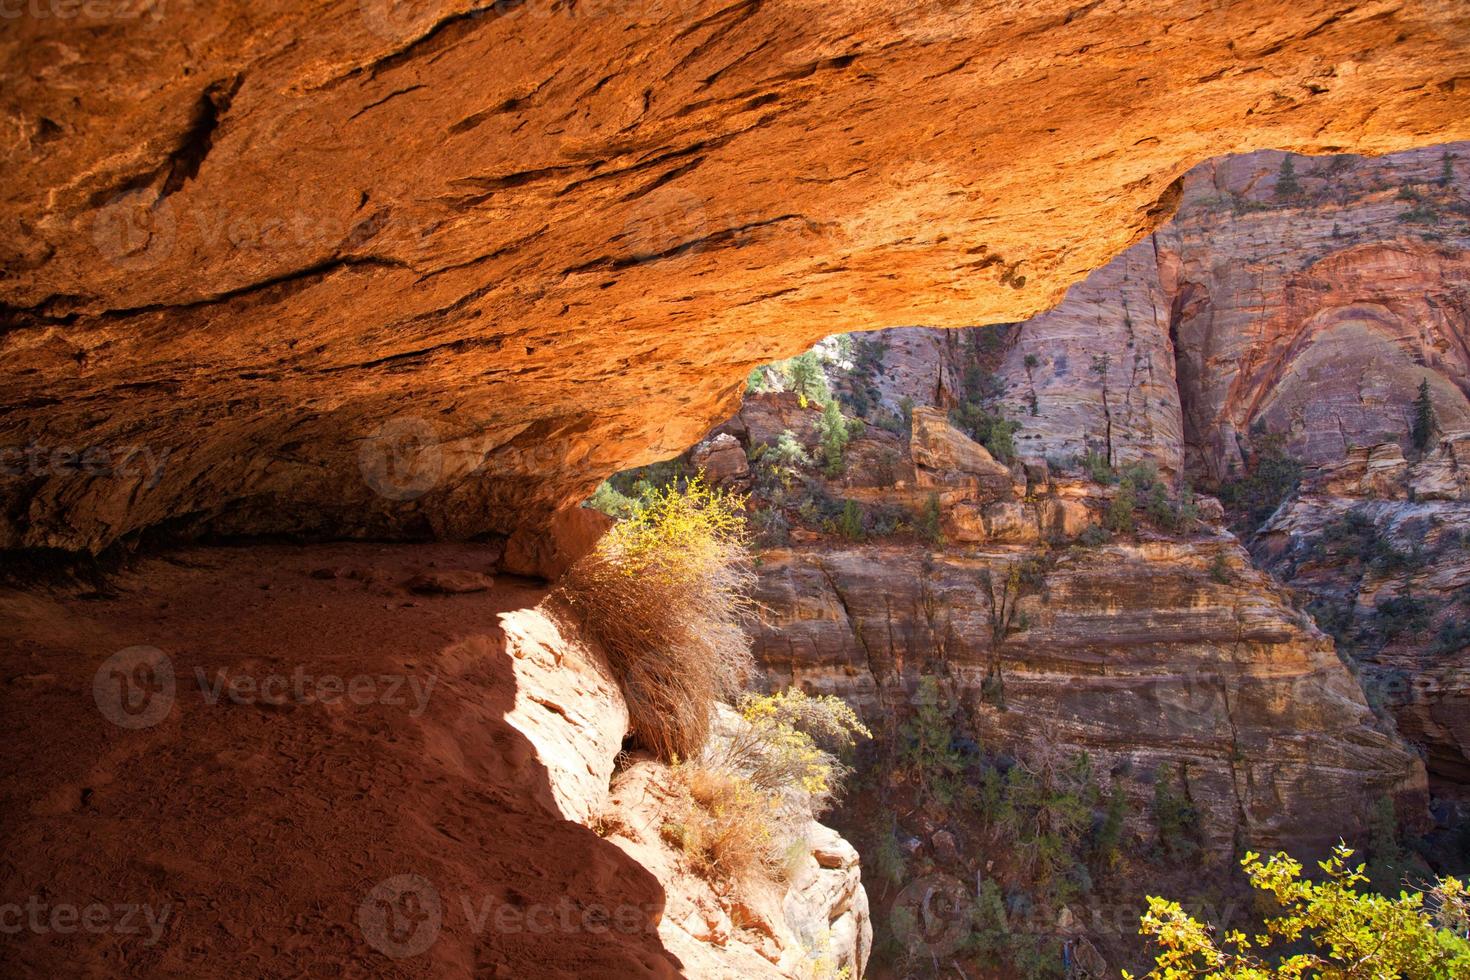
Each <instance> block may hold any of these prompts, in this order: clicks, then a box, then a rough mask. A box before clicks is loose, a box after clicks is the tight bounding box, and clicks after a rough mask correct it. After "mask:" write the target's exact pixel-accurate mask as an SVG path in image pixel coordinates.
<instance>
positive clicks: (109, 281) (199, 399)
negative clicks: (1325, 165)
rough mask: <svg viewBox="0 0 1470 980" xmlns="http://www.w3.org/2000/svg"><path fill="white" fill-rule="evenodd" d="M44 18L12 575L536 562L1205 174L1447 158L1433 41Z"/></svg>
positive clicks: (1066, 6)
mask: <svg viewBox="0 0 1470 980" xmlns="http://www.w3.org/2000/svg"><path fill="white" fill-rule="evenodd" d="M53 7H56V8H57V9H58V10H59V9H60V8H66V9H65V10H64V11H62V12H61V13H57V15H56V16H39V15H33V16H22V17H19V18H17V19H14V20H11V21H9V27H8V29H7V32H6V37H5V39H4V41H3V42H0V45H3V48H4V51H5V57H4V59H3V64H4V67H3V68H0V93H3V95H0V113H3V118H4V120H5V123H6V125H5V134H6V135H5V137H4V139H3V140H0V154H3V160H4V164H5V167H4V169H5V172H6V174H7V181H6V188H5V191H4V192H3V203H0V229H3V233H0V240H3V241H4V245H3V252H0V265H3V276H0V314H3V319H0V390H3V392H4V394H3V395H0V404H3V419H0V446H3V447H4V449H5V450H6V451H7V455H6V457H5V460H4V464H5V465H4V469H5V473H4V483H3V486H0V546H3V547H7V548H17V547H24V548H42V547H46V548H63V549H74V550H82V551H96V550H99V549H102V548H104V547H106V546H107V545H109V544H111V543H113V542H117V541H119V540H127V539H131V538H132V537H133V536H135V535H137V534H138V533H140V532H142V531H144V530H146V529H150V528H153V529H160V530H165V531H170V532H187V533H196V532H198V531H201V530H208V531H213V532H217V533H221V534H257V533H270V532H291V533H297V534H302V533H311V534H321V535H329V536H342V535H354V536H383V535H392V536H398V537H405V536H406V537H423V536H438V537H469V536H472V535H475V534H479V533H484V532H496V533H510V532H514V531H516V530H518V529H522V528H525V529H527V530H528V531H530V530H532V529H534V530H538V531H539V530H542V529H544V528H545V526H546V521H547V518H548V514H549V513H550V512H551V511H553V510H555V509H557V508H559V507H564V506H567V505H570V504H573V503H575V502H576V501H579V500H581V499H583V498H585V497H586V495H587V493H588V492H589V491H590V490H591V489H592V487H593V486H595V484H596V482H597V480H598V479H599V478H600V477H602V476H603V475H605V474H607V473H610V472H612V471H614V470H616V469H619V468H621V467H625V466H628V465H632V464H637V463H641V462H646V461H649V460H652V459H655V458H659V457H661V456H666V455H668V454H670V453H673V452H677V451H679V450H681V449H683V448H684V447H685V446H687V445H689V444H690V443H692V442H693V441H695V440H696V439H697V438H698V437H699V436H700V435H701V434H702V433H703V432H704V431H706V430H707V429H708V427H709V426H710V425H711V424H712V423H714V422H716V421H718V420H719V419H720V418H722V417H725V416H728V415H729V414H730V412H731V411H732V410H733V409H734V407H735V399H736V396H737V392H738V389H737V383H738V380H739V379H740V378H742V377H743V376H744V375H745V373H746V372H747V371H748V370H749V369H750V368H751V367H752V366H753V365H755V364H758V363H761V362H764V361H768V360H770V359H771V358H772V357H774V356H778V355H781V354H790V353H794V352H795V351H797V350H800V349H802V348H804V347H806V346H808V345H810V344H811V343H812V342H813V341H815V340H816V339H817V338H819V337H820V336H822V335H823V334H827V333H831V332H834V331H837V330H848V329H856V328H878V327H886V326H891V325H893V324H896V323H914V322H921V323H927V324H933V325H945V326H960V325H965V324H969V323H975V322H996V321H1006V320H1010V321H1014V320H1018V319H1020V318H1023V317H1026V316H1030V315H1032V314H1034V313H1036V312H1038V311H1041V310H1043V309H1046V308H1047V307H1049V306H1051V305H1052V304H1054V303H1055V302H1057V301H1058V300H1059V299H1060V298H1061V296H1062V293H1063V291H1064V290H1065V289H1066V288H1067V287H1068V286H1069V285H1071V284H1073V283H1075V282H1077V281H1079V280H1080V279H1082V277H1083V276H1085V275H1086V274H1087V273H1088V272H1089V271H1091V270H1092V269H1094V268H1097V267H1100V266H1102V265H1104V264H1106V263H1107V261H1108V260H1109V259H1111V258H1112V257H1113V256H1115V255H1117V254H1118V253H1120V252H1121V251H1123V250H1124V249H1126V248H1127V247H1128V246H1129V245H1131V244H1133V243H1135V242H1137V241H1139V240H1140V238H1142V237H1143V236H1145V235H1147V234H1148V233H1149V232H1151V231H1153V230H1154V229H1155V228H1156V227H1157V226H1158V225H1159V224H1160V223H1161V222H1162V221H1163V220H1165V219H1166V218H1167V216H1168V215H1169V214H1170V213H1171V212H1172V211H1173V209H1174V208H1175V206H1176V204H1177V203H1178V200H1179V196H1180V185H1179V182H1178V181H1179V178H1180V177H1181V176H1182V175H1183V173H1184V172H1185V171H1186V170H1187V169H1188V168H1189V167H1190V166H1193V165H1194V164H1196V163H1198V162H1199V161H1201V160H1204V159H1207V158H1209V157H1212V156H1216V155H1219V154H1223V153H1231V152H1240V151H1244V150H1249V149H1253V148H1259V147H1263V146H1274V147H1281V148H1289V149H1293V150H1296V151H1300V152H1315V153H1330V152H1341V151H1348V150H1356V151H1364V152H1384V151H1389V150H1394V149H1401V148H1404V147H1407V146H1411V145H1422V144H1426V143H1431V142H1437V141H1443V140H1448V139H1463V138H1466V137H1467V136H1470V128H1467V126H1470V124H1467V122H1466V120H1470V112H1467V111H1466V107H1467V100H1470V82H1467V79H1470V11H1467V10H1465V8H1464V7H1463V5H1462V4H1459V3H1456V2H1452V0H1410V2H1406V3H1367V4H1361V5H1356V6H1354V5H1348V6H1343V5H1341V4H1334V3H1328V2H1327V0H1302V2H1296V3H1291V4H1259V3H1253V4H1219V3H1215V2H1212V0H1211V2H1207V0H1199V2H1190V3H1183V4H1181V3H1178V2H1175V0H1145V2H1130V3H1127V4H1109V3H1104V4H1090V5H1080V6H1079V5H1076V4H1071V3H1064V2H1061V0H1039V2H1031V3H1025V4H1014V3H1005V2H995V3H982V4H958V5H955V4H918V5H913V4H908V5H904V4H900V5H893V4H877V3H866V2H843V3H827V2H820V3H818V2H811V0H776V2H759V0H746V2H737V3H728V4H727V3H720V2H716V0H649V2H646V3H638V4H631V5H629V4H605V3H595V2H594V3H587V2H584V3H549V2H527V3H515V2H512V3H506V2H495V3H476V2H472V0H442V2H433V3H425V4H412V5H410V4H396V3H388V2H385V0H335V2H332V3H328V4H323V5H319V4H311V5H307V4H300V3H295V2H287V0H272V2H265V3H261V2H256V0H252V2H244V0H227V2H221V3H212V4H193V5H188V4H163V3H157V4H139V5H133V6H128V5H111V6H109V5H95V4H82V5H80V6H76V5H68V4H61V5H52V6H46V5H40V7H38V8H37V9H40V10H42V12H46V11H51V10H52V8H53ZM122 7H126V8H127V9H126V10H122V9H121V8H122ZM63 14H64V15H63ZM1142 298H1143V297H1142V296H1141V295H1140V303H1141V302H1142ZM1138 312H1139V316H1140V317H1143V316H1144V315H1145V314H1144V312H1143V311H1142V309H1140V310H1139V311H1138ZM1116 353H1117V355H1118V356H1117V357H1116V358H1115V359H1114V366H1115V369H1117V370H1119V371H1122V372H1124V374H1125V375H1126V376H1127V377H1128V378H1130V379H1132V378H1134V377H1136V376H1137V372H1138V371H1143V372H1144V373H1145V374H1146V373H1148V372H1150V371H1151V372H1153V378H1154V380H1155V381H1156V382H1157V383H1159V384H1162V381H1159V380H1158V379H1161V378H1162V377H1163V376H1164V374H1165V373H1166V365H1163V364H1160V363H1158V360H1157V358H1154V359H1153V360H1152V362H1149V361H1148V359H1147V357H1146V358H1145V362H1144V366H1143V367H1136V365H1135V362H1134V361H1133V360H1132V358H1131V355H1125V353H1124V351H1122V350H1119V351H1117V352H1116ZM1077 369H1078V370H1085V366H1083V365H1078V366H1077ZM1115 383H1116V384H1120V385H1121V384H1122V383H1123V380H1122V378H1121V377H1120V378H1119V379H1118V380H1117V381H1116V382H1115ZM1134 408H1135V410H1140V409H1141V406H1134ZM1158 431H1159V435H1158V438H1159V439H1160V440H1163V439H1166V437H1167V435H1168V431H1169V430H1168V426H1167V423H1161V424H1160V426H1159V427H1158ZM139 450H146V451H147V452H148V453H149V454H151V458H153V459H166V461H167V462H166V465H163V466H161V467H157V468H154V467H147V468H144V467H139V466H136V465H131V464H133V463H134V462H136V461H137V460H138V459H140V458H142V457H141V456H140V454H139ZM12 451H18V452H22V453H25V454H27V455H25V456H23V457H16V456H13V455H11V452H12ZM82 457H85V459H86V462H85V464H83V463H82V462H81V458H82ZM21 460H23V461H21Z"/></svg>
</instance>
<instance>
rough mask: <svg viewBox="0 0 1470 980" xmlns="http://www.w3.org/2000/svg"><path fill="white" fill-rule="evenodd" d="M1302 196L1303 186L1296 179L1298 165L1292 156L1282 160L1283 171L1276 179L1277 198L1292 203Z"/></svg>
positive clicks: (1288, 155)
mask: <svg viewBox="0 0 1470 980" xmlns="http://www.w3.org/2000/svg"><path fill="white" fill-rule="evenodd" d="M1301 196H1302V185H1301V183H1300V182H1299V181H1298V180H1297V179H1296V163H1295V161H1293V160H1292V157H1291V154H1290V153H1288V154H1287V155H1286V156H1284V157H1282V158H1281V170H1280V172H1279V173H1278V175H1277V177H1276V197H1277V198H1278V199H1279V200H1283V201H1290V200H1295V199H1296V198H1299V197H1301Z"/></svg>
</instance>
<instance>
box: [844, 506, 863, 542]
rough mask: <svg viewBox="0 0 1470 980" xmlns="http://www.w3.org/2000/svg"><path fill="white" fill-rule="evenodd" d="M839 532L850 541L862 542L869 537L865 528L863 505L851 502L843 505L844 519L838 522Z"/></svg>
mask: <svg viewBox="0 0 1470 980" xmlns="http://www.w3.org/2000/svg"><path fill="white" fill-rule="evenodd" d="M837 527H838V531H840V532H841V534H842V536H843V537H844V538H847V539H848V540H849V541H861V540H862V539H863V538H865V537H866V536H867V532H866V529H865V528H864V526H863V505H862V504H860V503H858V502H857V501H856V500H849V501H847V503H845V504H843V505H842V517H841V518H840V519H839V520H838V525H837Z"/></svg>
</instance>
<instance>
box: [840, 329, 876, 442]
mask: <svg viewBox="0 0 1470 980" xmlns="http://www.w3.org/2000/svg"><path fill="white" fill-rule="evenodd" d="M844 336H846V337H848V338H850V346H851V354H850V358H851V362H852V369H851V370H850V371H849V372H848V373H847V375H846V376H845V377H842V378H841V379H840V383H839V387H838V391H837V397H838V399H839V400H840V401H841V402H842V404H843V405H844V406H846V408H847V410H848V411H849V412H850V413H852V415H853V416H854V417H856V418H860V419H872V413H873V411H874V409H876V408H877V407H878V403H879V400H880V399H881V398H882V392H881V391H880V390H879V388H878V384H877V380H878V376H879V375H881V374H882V373H883V357H884V355H885V354H886V353H887V352H888V345H887V343H886V342H885V341H884V340H883V338H882V337H881V336H873V337H866V336H855V337H854V336H852V335H844ZM880 424H881V422H880Z"/></svg>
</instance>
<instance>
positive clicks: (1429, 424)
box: [1409, 378, 1439, 453]
mask: <svg viewBox="0 0 1470 980" xmlns="http://www.w3.org/2000/svg"><path fill="white" fill-rule="evenodd" d="M1437 431H1439V420H1438V419H1437V418H1436V417H1435V414H1434V400H1433V399H1432V398H1430V397H1429V379H1428V378H1425V379H1424V380H1423V381H1420V382H1419V395H1418V397H1416V398H1415V399H1414V422H1413V425H1412V426H1411V427H1410V431H1409V435H1410V437H1411V438H1412V439H1413V442H1414V448H1415V449H1417V450H1419V451H1420V452H1421V453H1422V452H1423V451H1424V450H1426V449H1428V448H1429V441H1430V440H1431V439H1433V438H1434V434H1435V433H1436V432H1437Z"/></svg>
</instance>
